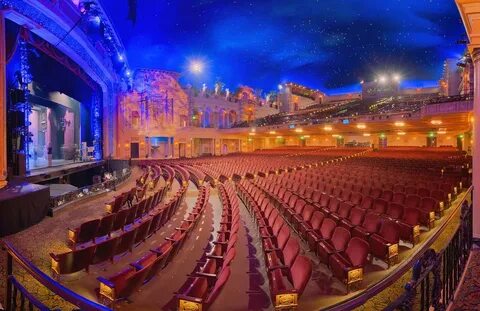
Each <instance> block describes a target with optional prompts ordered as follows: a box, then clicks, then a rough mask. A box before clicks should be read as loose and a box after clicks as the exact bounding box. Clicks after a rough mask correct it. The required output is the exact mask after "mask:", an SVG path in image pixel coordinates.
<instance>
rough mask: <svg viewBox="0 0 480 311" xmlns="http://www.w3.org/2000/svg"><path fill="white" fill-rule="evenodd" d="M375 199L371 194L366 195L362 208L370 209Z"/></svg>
mask: <svg viewBox="0 0 480 311" xmlns="http://www.w3.org/2000/svg"><path fill="white" fill-rule="evenodd" d="M373 201H374V200H373V198H372V197H371V196H364V197H363V199H362V203H361V204H360V208H361V209H365V210H367V209H370V208H371V207H372V205H373Z"/></svg>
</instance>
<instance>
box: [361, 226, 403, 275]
mask: <svg viewBox="0 0 480 311" xmlns="http://www.w3.org/2000/svg"><path fill="white" fill-rule="evenodd" d="M399 240H400V228H399V225H398V224H397V223H395V222H393V221H389V220H386V221H384V222H383V224H382V226H381V227H380V231H379V232H378V233H373V234H372V235H371V236H370V239H369V242H370V251H371V253H372V255H373V256H375V257H377V258H378V259H381V260H383V261H384V262H385V263H386V264H387V265H388V267H390V266H391V265H392V264H395V263H396V262H397V259H398V242H399Z"/></svg>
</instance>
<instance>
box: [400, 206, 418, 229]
mask: <svg viewBox="0 0 480 311" xmlns="http://www.w3.org/2000/svg"><path fill="white" fill-rule="evenodd" d="M419 219H420V211H419V210H418V209H416V208H411V207H407V208H405V210H404V213H403V221H404V222H405V223H407V224H409V225H411V226H414V225H418V223H419Z"/></svg>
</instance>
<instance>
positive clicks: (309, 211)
mask: <svg viewBox="0 0 480 311" xmlns="http://www.w3.org/2000/svg"><path fill="white" fill-rule="evenodd" d="M314 211H315V208H314V207H313V206H312V205H310V204H307V205H305V208H304V209H303V211H302V219H303V221H309V220H310V218H312V215H313V212H314Z"/></svg>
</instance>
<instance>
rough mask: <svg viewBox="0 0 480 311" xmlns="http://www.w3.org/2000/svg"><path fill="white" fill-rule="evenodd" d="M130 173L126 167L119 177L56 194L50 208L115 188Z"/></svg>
mask: <svg viewBox="0 0 480 311" xmlns="http://www.w3.org/2000/svg"><path fill="white" fill-rule="evenodd" d="M131 173H132V171H131V169H127V170H126V172H125V173H124V174H122V176H120V177H116V178H113V179H110V180H107V181H103V182H100V183H96V184H93V185H89V186H85V187H83V188H78V189H75V190H73V191H70V192H67V193H64V194H61V195H58V196H56V197H51V198H50V208H51V209H56V208H59V207H62V206H64V205H66V204H69V203H72V202H75V201H77V200H80V199H84V198H86V197H88V196H93V195H97V194H100V193H101V192H102V191H105V190H108V189H115V187H117V186H118V185H119V184H121V183H123V182H124V181H125V180H127V179H128V178H129V177H130V175H131Z"/></svg>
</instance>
